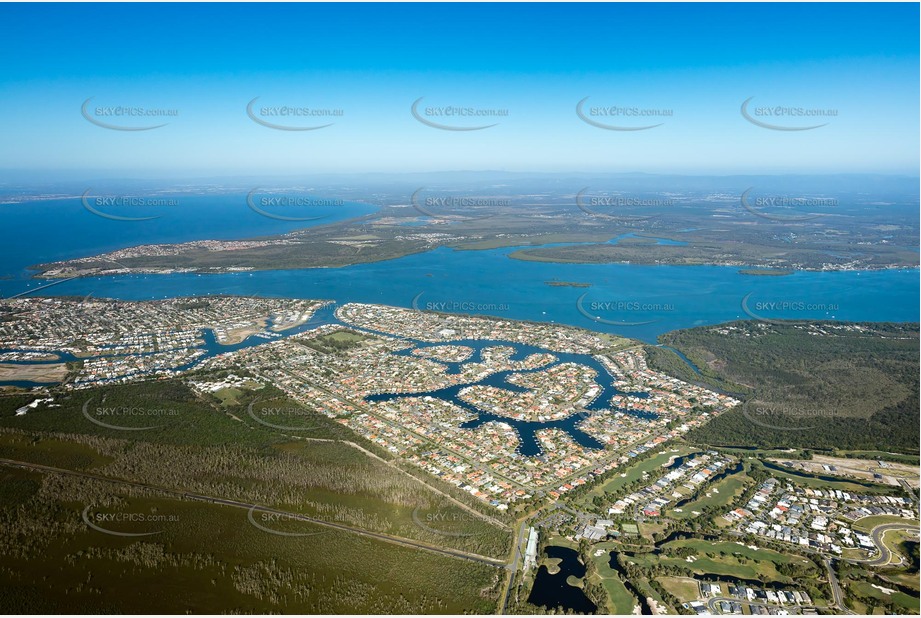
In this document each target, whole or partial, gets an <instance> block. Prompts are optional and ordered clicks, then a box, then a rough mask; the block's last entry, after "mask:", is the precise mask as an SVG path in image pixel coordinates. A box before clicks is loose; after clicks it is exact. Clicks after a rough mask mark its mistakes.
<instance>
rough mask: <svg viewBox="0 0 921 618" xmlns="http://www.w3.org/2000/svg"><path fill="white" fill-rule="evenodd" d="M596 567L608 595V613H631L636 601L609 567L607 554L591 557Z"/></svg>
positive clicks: (609, 556) (609, 558)
mask: <svg viewBox="0 0 921 618" xmlns="http://www.w3.org/2000/svg"><path fill="white" fill-rule="evenodd" d="M593 559H594V561H595V564H596V565H597V566H598V578H599V579H600V581H601V584H602V585H603V586H604V589H605V592H607V594H608V612H609V613H611V614H615V615H625V614H631V613H633V606H634V605H636V599H634V598H633V595H632V594H630V591H629V590H627V588H626V587H625V586H624V582H623V581H622V580H621V578H620V576H619V575H618V574H617V573H616V572H615V571H614V570H613V569H612V568H611V567H610V565H609V563H610V560H611V555H610V554H609V553H608V552H605V553H603V554H602V555H600V556H593Z"/></svg>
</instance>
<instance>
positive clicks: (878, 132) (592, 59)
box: [0, 4, 919, 176]
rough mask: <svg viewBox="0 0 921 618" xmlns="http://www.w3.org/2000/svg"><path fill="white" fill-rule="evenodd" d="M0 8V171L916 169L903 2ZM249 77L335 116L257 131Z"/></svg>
mask: <svg viewBox="0 0 921 618" xmlns="http://www.w3.org/2000/svg"><path fill="white" fill-rule="evenodd" d="M0 19H2V21H3V23H4V24H6V25H7V28H5V33H4V38H5V41H4V46H3V48H2V51H0V54H2V58H0V59H2V62H0V91H2V93H3V96H2V97H0V132H2V134H3V135H4V139H3V140H2V141H0V169H7V170H9V169H23V170H36V171H41V170H47V171H48V172H49V174H52V173H53V172H54V171H56V170H95V171H105V172H107V173H109V174H113V175H115V174H123V175H131V176H144V175H151V176H173V175H176V176H182V175H200V174H206V175H212V174H213V175H225V174H230V175H232V174H240V173H247V174H257V175H258V174H265V175H273V174H277V175H287V174H292V173H295V174H296V173H300V172H310V173H315V172H363V171H384V172H401V171H435V170H461V169H464V170H483V169H490V170H514V171H525V170H527V171H547V172H553V171H582V170H584V171H592V172H596V171H616V172H651V173H655V172H678V173H717V174H720V173H727V174H729V173H738V172H752V173H781V172H803V173H810V172H823V173H824V172H882V173H899V174H903V173H912V174H915V173H917V169H918V166H919V154H918V153H919V138H918V135H919V122H918V109H919V98H918V91H919V78H918V74H919V71H918V69H919V57H918V46H919V40H918V28H917V24H918V5H916V4H888V5H882V4H838V5H829V4H798V5H795V4H783V5H779V4H773V5H763V4H739V5H726V4H719V5H716V4H715V5H687V4H668V5H652V4H640V5H626V4H615V5H611V4H608V5H599V4H587V5H572V4H567V5H547V4H543V5H531V6H527V7H525V6H521V5H504V4H503V5H444V4H443V5H424V6H420V5H418V4H413V5H291V4H282V5H265V4H260V5H240V4H233V5H220V4H206V5H201V6H196V7H194V8H191V7H189V6H188V5H174V4H169V5H157V6H152V5H137V4H135V5H111V4H105V5H71V4H67V5H55V6H49V5H10V4H3V5H0ZM257 96H258V97H260V99H259V104H260V105H267V106H281V105H288V106H294V107H309V108H318V109H338V110H342V115H341V116H339V117H336V118H328V119H320V120H318V121H315V119H308V120H307V121H306V122H305V124H321V123H325V122H329V121H333V122H334V124H333V125H332V126H330V127H328V128H324V129H320V130H317V131H278V130H273V129H270V128H266V127H263V126H260V125H258V124H257V123H255V122H253V121H252V120H251V119H250V118H249V117H247V115H246V113H245V108H246V104H247V103H248V102H249V101H250V100H252V99H253V98H254V97H257ZM90 97H92V103H91V105H90V108H89V109H91V110H94V109H95V108H96V107H97V106H103V107H107V106H118V105H126V106H138V107H145V108H164V109H176V110H178V115H177V116H175V117H173V118H168V119H166V120H165V121H167V122H168V124H167V125H166V126H164V127H162V128H159V129H154V130H150V131H134V132H128V131H113V130H108V129H104V128H101V127H98V126H95V125H94V124H92V123H90V122H88V121H87V120H86V119H84V118H83V117H82V116H81V113H80V106H81V104H82V103H83V102H84V101H85V100H86V99H88V98H90ZM420 97H424V99H423V101H424V104H423V105H422V109H425V108H426V107H431V106H436V107H441V106H459V107H475V108H483V109H494V110H506V111H507V112H508V115H507V116H504V117H501V118H497V119H492V120H489V121H488V122H498V125H497V126H495V127H491V128H488V129H484V130H479V131H444V130H439V129H436V128H432V127H430V126H426V125H424V124H423V123H421V122H419V121H417V120H416V119H415V118H414V117H413V116H412V115H411V113H410V106H411V105H412V103H413V102H414V101H415V100H417V99H419V98H420ZM585 97H591V98H590V99H589V102H587V103H586V105H587V107H588V108H591V107H595V106H598V107H610V106H618V107H628V108H634V107H635V108H644V109H656V110H666V111H670V112H671V115H670V116H667V117H664V118H659V119H657V120H654V121H652V122H647V121H645V120H644V119H639V120H638V119H636V118H625V117H623V116H620V117H618V118H617V119H610V118H600V117H599V118H598V119H599V120H601V121H603V122H612V123H614V124H616V125H617V126H644V125H648V124H652V123H654V122H664V124H662V126H659V127H656V128H654V129H649V130H643V131H609V130H604V129H599V128H597V127H594V126H590V125H589V124H587V123H586V122H584V121H583V120H581V119H580V118H579V117H578V116H577V115H576V112H575V108H576V104H577V103H578V102H579V101H580V100H582V99H584V98H585ZM749 97H754V99H753V100H752V103H751V104H750V110H755V109H757V108H759V107H768V108H773V107H776V106H784V107H803V108H809V109H822V110H833V111H834V112H836V115H835V116H832V117H828V118H824V119H822V120H821V122H825V121H827V122H828V124H827V125H826V126H823V127H821V128H818V129H814V130H808V131H776V130H770V129H765V128H762V127H759V126H755V125H754V124H752V123H751V122H748V121H747V120H746V119H745V118H743V117H742V115H741V113H740V106H741V104H742V102H743V101H744V100H746V99H748V98H749ZM257 108H258V106H257ZM100 119H102V118H101V117H100ZM267 119H268V118H267ZM431 119H433V120H434V119H435V118H434V117H431ZM276 120H277V119H276ZM112 122H113V123H119V124H122V125H124V126H139V125H145V124H151V123H149V122H147V120H146V119H140V120H137V119H128V120H125V119H116V120H113V121H112ZM160 122H164V120H157V123H160ZM770 122H773V123H775V124H778V125H782V126H790V127H795V126H806V125H810V124H817V123H818V122H813V121H812V119H805V120H804V119H803V118H790V117H789V116H787V117H784V118H781V119H780V120H776V119H775V120H770ZM290 124H298V122H294V121H291V122H290ZM451 124H453V126H471V125H478V124H484V123H483V122H480V121H477V120H474V121H470V120H469V119H461V120H451Z"/></svg>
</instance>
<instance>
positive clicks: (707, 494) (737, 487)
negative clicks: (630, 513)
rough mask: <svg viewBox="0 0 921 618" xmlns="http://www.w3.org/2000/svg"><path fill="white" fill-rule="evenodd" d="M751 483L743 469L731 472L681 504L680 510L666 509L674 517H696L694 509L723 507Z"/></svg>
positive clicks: (699, 510)
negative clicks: (699, 494) (698, 494)
mask: <svg viewBox="0 0 921 618" xmlns="http://www.w3.org/2000/svg"><path fill="white" fill-rule="evenodd" d="M751 483H752V481H751V479H750V478H749V477H748V476H746V475H745V471H744V470H743V471H741V472H738V473H736V474H731V475H729V476H727V477H726V478H724V479H721V480H719V481H717V482H716V483H714V484H713V485H712V486H710V487H708V488H706V490H705V491H704V492H703V494H701V496H700V497H698V498H697V499H696V500H693V501H691V502H688V503H687V504H685V505H683V506H682V507H681V510H680V511H678V510H677V509H671V510H670V511H668V516H669V517H672V518H674V519H688V518H692V517H696V515H695V514H694V512H695V511H697V512H701V511H702V510H703V509H706V508H718V507H724V506H726V505H728V504H729V503H731V502H732V501H733V500H734V499H735V498H736V497H738V496H739V495H741V494H742V493H743V492H744V491H745V489H746V488H747V487H749V486H750V485H751Z"/></svg>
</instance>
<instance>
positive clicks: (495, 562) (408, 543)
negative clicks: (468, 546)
mask: <svg viewBox="0 0 921 618" xmlns="http://www.w3.org/2000/svg"><path fill="white" fill-rule="evenodd" d="M0 465H3V466H8V467H11V468H21V469H24V470H34V471H38V472H52V473H55V474H66V475H69V476H79V477H83V478H88V479H93V480H97V481H102V482H105V483H114V484H118V485H126V486H131V487H138V488H141V489H147V490H150V491H157V492H161V493H165V494H169V495H173V496H177V497H180V498H185V499H187V500H198V501H200V502H209V503H212V504H220V505H224V506H232V507H236V508H242V509H247V510H255V511H259V512H263V513H273V514H277V515H283V516H284V517H286V518H287V519H297V520H299V521H305V522H308V523H311V524H316V525H318V526H324V527H326V528H334V529H336V530H341V531H343V532H350V533H353V534H358V535H361V536H365V537H369V538H373V539H377V540H379V541H384V542H387V543H393V544H395V545H402V546H404V547H411V548H413V549H422V550H425V551H430V552H433V553H436V554H441V555H444V556H450V557H451V558H461V559H463V560H470V561H472V562H479V563H481V564H487V565H489V566H493V567H499V568H506V566H507V565H506V563H505V561H503V560H499V559H496V558H490V557H489V556H481V555H479V554H474V553H471V552H465V551H461V550H457V549H448V548H444V547H438V546H437V545H428V544H426V543H422V542H419V541H414V540H411V539H406V538H403V537H398V536H393V535H390V534H384V533H381V532H369V531H368V530H363V529H361V528H356V527H354V526H348V525H345V524H340V523H335V522H330V521H324V520H322V519H314V518H313V517H308V516H306V515H301V514H300V513H293V512H290V511H284V510H281V509H274V508H271V507H267V506H262V505H259V504H251V503H248V502H240V501H239V500H229V499H227V498H219V497H215V496H206V495H203V494H196V493H191V492H186V491H182V490H177V489H168V488H166V487H157V486H156V485H148V484H146V483H139V482H136V481H126V480H123V479H117V478H111V477H107V476H101V475H97V474H92V473H90V472H78V471H76V470H66V469H64V468H55V467H53V466H45V465H41V464H34V463H29V462H24V461H16V460H13V459H2V458H0Z"/></svg>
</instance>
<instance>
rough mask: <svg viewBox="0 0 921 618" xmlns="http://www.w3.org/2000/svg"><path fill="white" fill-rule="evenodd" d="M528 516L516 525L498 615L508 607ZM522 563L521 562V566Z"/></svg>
mask: <svg viewBox="0 0 921 618" xmlns="http://www.w3.org/2000/svg"><path fill="white" fill-rule="evenodd" d="M529 520H530V517H526V518H525V519H524V520H523V521H522V522H521V525H520V526H519V527H518V533H517V534H516V535H515V549H514V551H513V552H512V560H511V562H510V563H509V565H508V581H507V582H506V584H505V596H504V597H503V598H502V607H501V608H499V612H498V613H499V615H500V616H501V615H502V614H504V613H505V610H506V608H507V607H508V599H509V597H510V596H511V594H512V583H513V582H514V581H515V573H517V572H518V563H519V561H520V560H522V556H521V544H522V543H523V542H524V538H525V532H526V531H527V530H528V527H529V526H528V521H529ZM523 566H524V565H523V564H522V567H523Z"/></svg>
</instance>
